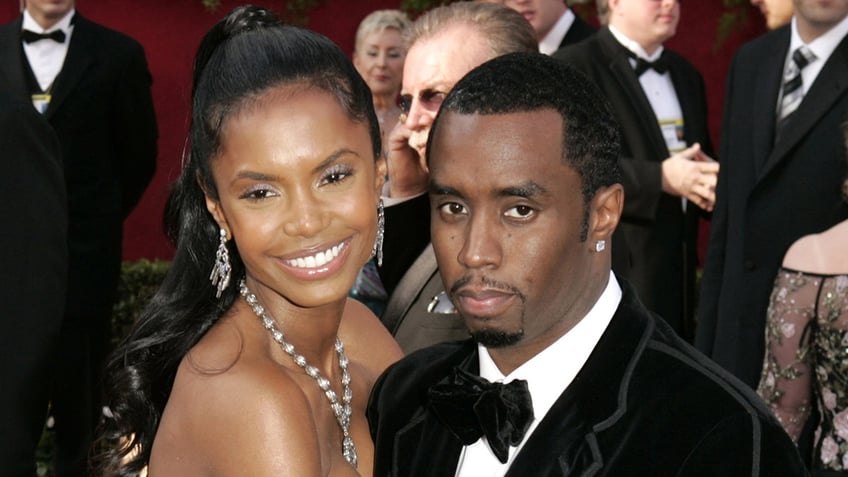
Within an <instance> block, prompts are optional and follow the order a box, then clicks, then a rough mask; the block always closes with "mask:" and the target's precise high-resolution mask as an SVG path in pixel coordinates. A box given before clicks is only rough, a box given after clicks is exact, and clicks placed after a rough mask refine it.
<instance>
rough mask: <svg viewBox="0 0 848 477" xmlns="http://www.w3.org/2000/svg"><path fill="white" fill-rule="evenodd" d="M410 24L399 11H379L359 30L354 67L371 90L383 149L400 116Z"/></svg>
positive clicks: (366, 18)
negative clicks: (400, 95)
mask: <svg viewBox="0 0 848 477" xmlns="http://www.w3.org/2000/svg"><path fill="white" fill-rule="evenodd" d="M409 25H410V21H409V18H408V17H407V16H406V14H405V13H403V12H402V11H400V10H377V11H375V12H373V13H371V14H369V15H368V16H367V17H365V18H364V19H363V20H362V22H361V23H360V24H359V28H358V29H357V30H356V43H355V46H354V51H353V64H354V65H355V66H356V70H357V71H359V74H360V75H362V77H363V78H364V79H365V82H366V83H368V87H369V88H370V89H371V95H372V96H373V97H374V110H375V111H376V112H377V119H378V121H379V122H380V131H381V132H382V134H383V138H384V141H383V143H384V146H385V138H387V137H388V135H389V132H391V129H392V128H393V127H394V125H395V124H397V123H398V118H399V116H400V108H399V107H398V104H397V98H398V94H399V93H400V85H401V80H402V79H403V60H404V58H405V57H406V47H405V46H404V42H403V35H404V33H405V32H406V30H407V29H408V28H409ZM383 150H385V147H384V148H383Z"/></svg>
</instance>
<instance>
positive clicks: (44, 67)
mask: <svg viewBox="0 0 848 477" xmlns="http://www.w3.org/2000/svg"><path fill="white" fill-rule="evenodd" d="M75 13H76V10H74V9H73V8H71V11H69V12H68V13H67V14H66V15H65V16H64V17H62V19H61V20H59V21H58V22H57V23H56V24H55V25H53V26H51V27H50V28H48V29H47V30H45V29H43V28H41V25H39V24H38V23H37V22H36V21H35V19H33V18H32V15H30V14H29V11H27V10H24V19H23V25H22V26H23V29H24V30H30V31H34V32H36V33H52V32H54V31H56V30H62V31H63V32H64V33H65V41H64V43H58V42H55V41H53V40H40V41H34V42H32V43H26V42H24V43H23V45H24V54H26V57H27V61H29V66H30V68H32V73H33V74H34V75H35V79H36V80H37V81H38V85H39V86H40V87H41V90H42V91H46V92H50V89H51V87H52V86H53V81H54V80H55V79H56V76H57V75H58V74H59V71H61V70H62V64H63V63H64V62H65V56H67V54H68V45H70V43H71V35H72V34H73V31H74V26H73V25H71V19H72V18H73V17H74V14H75Z"/></svg>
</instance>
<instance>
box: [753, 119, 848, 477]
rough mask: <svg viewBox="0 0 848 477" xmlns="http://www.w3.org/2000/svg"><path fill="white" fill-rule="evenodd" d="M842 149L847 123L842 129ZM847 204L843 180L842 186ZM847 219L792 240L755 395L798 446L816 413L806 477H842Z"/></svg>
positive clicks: (846, 403) (847, 403)
mask: <svg viewBox="0 0 848 477" xmlns="http://www.w3.org/2000/svg"><path fill="white" fill-rule="evenodd" d="M842 130H843V134H844V135H845V138H846V148H848V123H845V124H843V126H842ZM842 191H843V195H844V196H845V200H848V180H846V181H845V183H844V184H843V188H842ZM846 244H848V220H844V221H842V222H840V223H838V224H836V225H835V226H833V227H831V228H830V229H828V230H826V231H824V232H822V233H820V234H814V235H808V236H806V237H802V238H800V239H799V240H798V241H796V242H795V243H794V244H792V246H791V247H790V248H789V250H788V251H787V252H786V256H785V257H784V259H783V266H782V267H781V269H780V270H779V271H778V274H777V278H776V279H775V284H774V289H773V290H772V294H771V302H770V304H769V308H768V321H767V325H766V356H765V362H764V365H763V374H762V379H761V380H760V385H759V388H758V392H759V394H760V395H761V396H762V397H763V399H765V400H766V402H768V403H769V404H771V407H772V410H773V411H774V413H775V414H776V415H777V417H778V419H779V420H780V422H781V423H782V424H783V427H784V428H785V429H786V432H787V433H789V435H790V436H791V437H792V438H793V440H795V442H796V443H798V442H799V437H801V431H802V430H803V429H804V426H805V424H806V422H807V419H808V418H809V416H810V414H811V411H812V409H813V408H814V407H815V408H816V409H817V410H818V415H819V416H820V417H819V420H818V422H816V423H815V424H816V432H815V441H814V442H813V448H812V450H813V459H812V471H813V475H822V476H825V475H848V246H846Z"/></svg>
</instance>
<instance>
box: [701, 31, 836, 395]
mask: <svg viewBox="0 0 848 477" xmlns="http://www.w3.org/2000/svg"><path fill="white" fill-rule="evenodd" d="M790 34H791V30H790V26H785V27H782V28H779V29H777V30H775V31H773V32H770V33H767V34H765V35H763V36H762V37H760V38H757V39H755V40H753V41H752V42H750V43H748V44H746V45H744V46H743V47H742V48H740V49H739V52H738V53H737V54H736V56H735V57H734V59H733V63H732V64H731V68H730V72H729V74H728V80H727V95H726V98H725V107H724V120H723V122H722V131H721V133H722V135H721V163H722V165H721V172H720V173H719V180H718V189H717V192H716V194H717V203H716V208H715V211H714V212H713V220H712V225H711V234H710V243H709V247H708V249H707V257H706V260H705V264H704V276H703V286H702V288H701V297H700V304H699V308H698V328H697V337H696V341H695V342H696V346H697V347H698V349H700V350H701V351H703V352H704V353H706V354H707V355H708V356H711V357H712V358H713V359H714V360H715V361H716V362H718V363H719V364H720V365H722V366H724V367H725V368H726V369H728V370H730V372H732V373H733V374H735V375H736V376H737V377H739V378H740V379H741V380H742V381H744V382H746V383H747V384H748V385H750V386H752V387H756V385H757V382H758V381H759V379H760V371H761V369H762V363H763V354H764V352H765V350H764V346H765V344H764V340H765V338H764V333H765V322H766V309H767V306H768V301H769V293H770V292H771V289H772V284H773V282H774V277H775V275H776V273H777V269H778V267H779V266H780V264H781V261H782V259H783V256H784V254H785V253H786V250H787V249H788V248H789V246H790V245H791V244H792V242H794V241H795V240H797V239H798V238H800V237H802V236H804V235H807V234H811V233H818V232H822V231H824V230H825V229H827V228H829V227H831V226H832V225H835V224H836V223H838V222H840V221H842V220H844V219H845V218H846V217H848V206H847V205H846V204H845V201H844V200H843V199H842V197H840V187H841V185H842V181H843V180H844V179H845V173H846V171H845V150H844V148H843V147H842V137H843V136H842V132H841V129H840V123H841V122H842V121H843V120H845V119H846V111H848V39H846V38H843V39H842V41H841V43H840V44H839V46H838V47H837V48H836V50H834V52H833V53H832V54H831V56H830V58H829V59H828V60H827V63H825V65H824V67H823V68H822V70H821V72H820V73H819V75H818V77H817V78H816V79H815V82H814V83H813V84H812V85H811V87H810V89H809V91H808V92H807V94H806V95H805V96H804V99H803V101H802V102H801V105H800V106H799V107H798V109H797V110H796V111H795V112H794V113H793V115H792V116H791V118H790V119H789V123H788V124H787V126H786V128H785V132H784V133H783V134H782V135H781V138H780V140H778V141H777V142H775V141H774V136H775V134H774V132H775V110H776V107H777V98H778V94H779V90H780V81H781V77H782V75H783V65H784V60H785V58H786V54H787V51H788V49H789V40H790Z"/></svg>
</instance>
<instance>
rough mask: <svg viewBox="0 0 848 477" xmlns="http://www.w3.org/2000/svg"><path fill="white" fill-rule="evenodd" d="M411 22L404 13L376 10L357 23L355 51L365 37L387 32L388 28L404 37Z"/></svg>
mask: <svg viewBox="0 0 848 477" xmlns="http://www.w3.org/2000/svg"><path fill="white" fill-rule="evenodd" d="M411 25H412V22H410V21H409V17H408V16H406V13H404V12H402V11H400V10H376V11H374V12H371V13H370V14H368V16H367V17H365V18H363V19H362V21H361V22H360V23H359V27H358V28H357V29H356V43H355V47H354V49H355V50H359V49H360V47H361V46H362V42H363V41H365V37H366V36H368V35H370V34H372V33H376V32H381V31H385V30H388V29H390V28H392V29H395V30H397V31H398V32H400V34H401V35H404V34H405V33H406V31H407V30H409V27H410V26H411Z"/></svg>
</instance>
